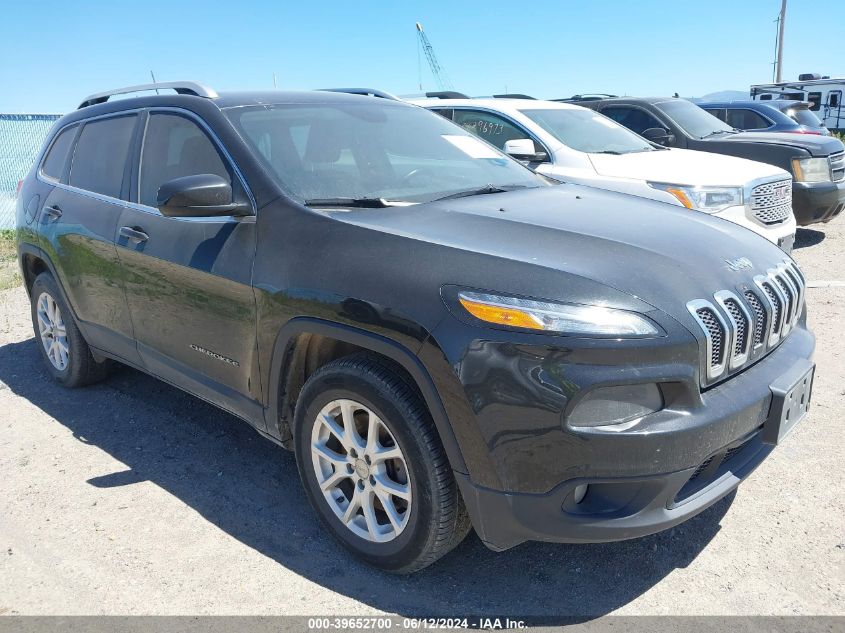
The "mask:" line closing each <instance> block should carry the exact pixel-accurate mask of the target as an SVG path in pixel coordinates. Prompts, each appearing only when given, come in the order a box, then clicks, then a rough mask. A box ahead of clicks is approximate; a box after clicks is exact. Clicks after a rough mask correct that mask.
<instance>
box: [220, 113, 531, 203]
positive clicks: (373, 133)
mask: <svg viewBox="0 0 845 633" xmlns="http://www.w3.org/2000/svg"><path fill="white" fill-rule="evenodd" d="M359 100H360V103H349V102H348V101H344V102H339V103H336V104H333V103H322V104H281V105H269V106H256V107H242V108H232V109H229V110H227V111H226V115H227V116H228V117H229V119H230V120H231V121H232V123H233V124H234V125H235V127H236V128H238V129H239V131H240V132H241V134H242V136H243V137H244V138H245V139H246V140H247V142H248V143H249V144H250V145H251V146H252V149H253V150H254V152H255V153H256V155H257V156H258V157H259V158H260V159H261V160H262V161H263V162H264V163H265V165H266V166H267V167H268V168H269V170H270V172H271V173H272V174H273V175H274V176H275V177H276V179H277V180H278V182H279V184H280V185H281V186H282V187H283V188H284V189H285V191H286V192H288V193H289V194H290V195H291V196H293V197H294V198H297V199H299V200H301V201H306V202H307V201H314V200H335V201H337V200H338V199H348V200H360V199H380V198H382V199H384V200H387V201H397V202H428V201H431V200H435V199H437V198H442V197H444V196H446V195H450V194H453V193H457V192H461V191H472V190H482V189H483V190H484V191H489V187H490V186H491V185H492V187H494V188H502V189H510V188H520V187H541V186H547V182H546V181H545V180H544V179H543V178H541V177H539V176H537V175H536V174H534V173H533V172H531V171H530V170H529V169H527V168H525V167H523V166H522V165H521V164H519V163H518V162H516V161H515V160H512V159H511V158H509V157H507V156H505V155H504V154H502V153H501V152H499V151H498V150H496V149H494V148H493V147H491V146H490V145H488V144H487V143H484V142H483V141H480V140H479V139H477V138H475V137H474V136H471V135H470V134H468V133H467V132H465V131H463V130H462V129H461V128H459V127H458V126H456V125H454V124H453V123H451V122H449V121H447V120H446V119H444V118H443V117H441V116H439V115H437V114H434V113H433V112H428V111H427V110H424V109H422V108H417V107H413V106H407V105H398V104H395V103H394V102H384V101H382V100H381V99H374V98H366V97H361V98H360V99H359ZM335 206H343V205H342V204H340V203H337V202H335Z"/></svg>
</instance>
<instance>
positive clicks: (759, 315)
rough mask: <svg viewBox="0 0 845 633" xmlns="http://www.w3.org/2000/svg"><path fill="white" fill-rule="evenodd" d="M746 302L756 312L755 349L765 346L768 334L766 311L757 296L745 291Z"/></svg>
mask: <svg viewBox="0 0 845 633" xmlns="http://www.w3.org/2000/svg"><path fill="white" fill-rule="evenodd" d="M745 300H746V301H747V302H748V305H750V306H751V309H752V310H754V347H757V346H758V345H762V344H763V337H764V336H765V332H766V310H765V308H763V304H762V303H760V300H759V299H758V298H757V295H755V294H754V293H753V292H751V291H750V290H746V291H745Z"/></svg>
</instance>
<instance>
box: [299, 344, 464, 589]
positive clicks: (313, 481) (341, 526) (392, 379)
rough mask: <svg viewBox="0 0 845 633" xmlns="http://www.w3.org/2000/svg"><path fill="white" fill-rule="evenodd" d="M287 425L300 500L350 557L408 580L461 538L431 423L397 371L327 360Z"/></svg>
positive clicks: (372, 362) (358, 358)
mask: <svg viewBox="0 0 845 633" xmlns="http://www.w3.org/2000/svg"><path fill="white" fill-rule="evenodd" d="M294 417H295V419H294V437H295V449H296V457H297V464H298V467H299V473H300V477H301V479H302V483H303V485H304V487H305V491H306V494H307V496H308V499H309V501H310V502H311V505H312V506H313V507H314V510H315V511H316V512H317V514H318V516H319V517H320V519H321V520H322V522H323V524H324V525H326V526H327V527H328V528H329V531H330V532H331V533H332V535H333V536H334V537H335V538H337V539H338V540H339V541H340V542H341V543H342V544H343V545H344V546H345V547H346V548H347V549H349V550H350V551H351V552H352V553H353V554H354V555H355V556H356V557H358V558H359V559H361V560H363V561H364V562H366V563H368V564H370V565H372V566H374V567H378V568H379V569H382V570H385V571H388V572H392V573H399V574H408V573H411V572H415V571H418V570H420V569H422V568H424V567H427V566H428V565H431V564H432V563H433V562H435V561H436V560H438V559H439V558H440V557H442V556H443V555H445V554H446V553H447V552H449V551H450V550H451V549H452V548H454V547H455V546H456V545H457V544H458V543H460V542H461V541H462V540H463V539H464V537H465V536H466V535H467V533H468V532H469V530H470V527H471V525H470V521H469V516H468V515H467V511H466V507H465V506H464V503H463V500H462V498H461V495H460V492H459V491H458V487H457V483H456V482H455V478H454V476H453V475H452V471H451V468H450V466H449V461H448V459H447V457H446V454H445V451H444V450H443V446H442V444H441V442H440V438H439V436H438V435H437V431H436V429H435V427H434V422H433V421H432V419H431V415H430V414H429V412H428V410H427V409H426V407H425V405H424V404H423V402H422V400H421V398H420V396H419V394H418V393H417V390H416V389H415V387H414V386H413V385H412V384H411V383H410V380H409V379H408V378H406V377H405V375H404V374H403V372H402V370H401V369H400V368H399V367H397V366H395V365H394V364H393V363H391V362H390V361H388V360H386V359H382V358H380V357H377V356H373V355H368V354H356V355H354V356H348V357H345V358H341V359H339V360H336V361H333V362H331V363H329V364H327V365H325V366H324V367H322V368H320V369H319V370H318V371H317V372H315V373H314V374H313V375H312V376H311V377H310V378H309V379H308V381H307V382H306V383H305V386H304V388H303V389H302V392H301V394H300V396H299V398H298V401H297V405H296V414H295V416H294Z"/></svg>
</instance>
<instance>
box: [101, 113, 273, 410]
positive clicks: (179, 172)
mask: <svg viewBox="0 0 845 633" xmlns="http://www.w3.org/2000/svg"><path fill="white" fill-rule="evenodd" d="M209 173H210V174H216V175H219V176H222V177H223V178H226V179H227V180H229V181H230V182H232V184H233V187H235V188H237V187H239V186H242V184H241V183H240V182H239V181H238V180H237V179H236V178H235V177H234V172H233V170H232V167H231V165H230V164H229V163H228V161H227V159H225V158H224V156H223V155H222V154H221V153H220V151H219V150H218V148H217V147H216V145H215V143H214V142H213V141H212V139H211V137H210V136H209V134H208V133H207V132H206V131H205V130H204V129H203V127H201V125H200V124H199V123H198V122H197V120H195V119H193V118H192V117H191V116H189V115H187V114H185V115H183V114H177V113H174V112H156V111H153V112H151V113H150V114H149V116H148V119H147V121H146V129H145V132H144V139H143V144H142V149H141V151H140V164H139V169H138V172H137V174H138V179H137V186H136V187H135V190H136V192H137V193H136V194H135V196H133V197H134V198H135V200H136V204H134V205H132V206H131V207H130V208H127V209H126V210H124V212H123V213H122V215H121V217H120V221H119V222H118V223H117V229H116V230H117V236H116V241H117V252H118V256H119V258H120V261H121V264H122V267H123V269H124V270H125V287H126V299H127V302H128V304H129V310H130V313H131V315H132V322H133V324H134V329H135V338H136V340H137V344H138V351H139V353H140V355H141V358H142V360H143V362H144V364H145V366H146V367H147V369H148V370H149V371H150V372H151V373H153V374H155V375H157V376H160V377H162V378H164V379H165V380H168V381H170V382H172V383H174V384H176V385H178V386H180V387H182V388H184V389H186V390H188V391H191V392H193V393H195V394H196V395H199V396H200V397H203V398H205V399H207V400H209V401H211V402H214V403H215V404H217V405H218V406H221V407H223V408H225V409H228V410H230V411H232V412H233V413H236V414H238V415H241V416H242V417H245V418H247V419H249V420H251V421H252V422H253V423H259V421H261V420H263V417H262V415H261V413H260V410H261V409H260V406H259V404H258V401H259V399H260V394H261V386H260V384H257V383H258V371H257V363H258V356H257V349H256V330H255V323H256V321H255V298H254V294H253V292H252V286H251V274H252V261H253V255H254V252H255V222H254V218H253V217H250V218H245V219H237V218H233V217H214V218H170V217H166V216H163V215H162V214H161V213H160V212H159V211H158V209H157V208H156V197H157V194H158V189H159V187H160V186H161V184H162V183H164V182H166V181H168V180H171V179H173V178H179V177H183V176H191V175H197V174H209ZM260 425H261V426H263V421H261V422H260Z"/></svg>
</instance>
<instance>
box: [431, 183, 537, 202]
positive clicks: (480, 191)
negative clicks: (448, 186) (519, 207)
mask: <svg viewBox="0 0 845 633" xmlns="http://www.w3.org/2000/svg"><path fill="white" fill-rule="evenodd" d="M526 188H528V185H503V186H501V187H499V186H496V185H484V186H483V187H478V188H476V189H467V190H466V191H458V192H456V193H450V194H449V195H448V196H443V197H442V198H435V199H434V202H437V201H438V200H451V199H453V198H468V197H470V196H483V195H486V194H489V193H505V192H507V191H513V190H514V189H526Z"/></svg>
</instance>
